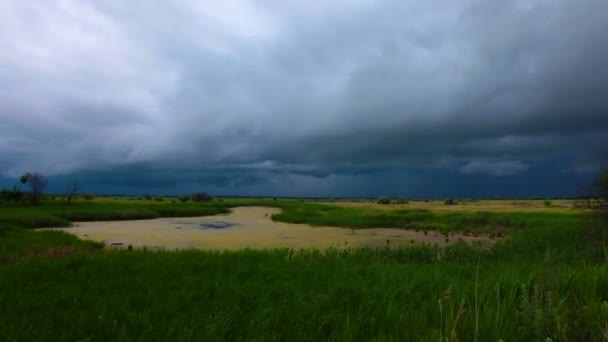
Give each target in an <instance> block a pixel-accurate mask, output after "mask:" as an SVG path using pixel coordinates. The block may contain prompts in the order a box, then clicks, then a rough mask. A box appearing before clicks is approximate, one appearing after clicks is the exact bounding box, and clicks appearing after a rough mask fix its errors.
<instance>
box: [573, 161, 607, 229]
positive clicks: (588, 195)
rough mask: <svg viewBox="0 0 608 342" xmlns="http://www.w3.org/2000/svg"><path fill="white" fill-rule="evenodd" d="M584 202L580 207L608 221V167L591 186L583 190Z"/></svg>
mask: <svg viewBox="0 0 608 342" xmlns="http://www.w3.org/2000/svg"><path fill="white" fill-rule="evenodd" d="M581 192H582V197H583V198H584V200H583V201H582V202H581V203H579V205H581V206H583V207H586V208H589V209H591V210H593V211H594V212H595V213H597V214H598V215H600V216H601V217H603V218H604V219H607V220H608V167H604V168H603V169H602V170H601V171H600V172H599V173H598V174H597V176H596V177H595V180H594V181H593V183H591V185H589V186H586V187H583V188H582V189H581Z"/></svg>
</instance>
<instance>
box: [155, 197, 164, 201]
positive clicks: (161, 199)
mask: <svg viewBox="0 0 608 342" xmlns="http://www.w3.org/2000/svg"><path fill="white" fill-rule="evenodd" d="M154 200H155V201H156V202H162V201H164V200H165V199H164V198H163V196H156V197H154Z"/></svg>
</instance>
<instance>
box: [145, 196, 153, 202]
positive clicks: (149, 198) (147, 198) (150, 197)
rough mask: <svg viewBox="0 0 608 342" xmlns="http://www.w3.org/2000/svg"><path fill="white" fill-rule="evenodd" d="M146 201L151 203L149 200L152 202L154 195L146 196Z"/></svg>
mask: <svg viewBox="0 0 608 342" xmlns="http://www.w3.org/2000/svg"><path fill="white" fill-rule="evenodd" d="M144 199H145V200H146V201H149V200H151V199H152V195H144Z"/></svg>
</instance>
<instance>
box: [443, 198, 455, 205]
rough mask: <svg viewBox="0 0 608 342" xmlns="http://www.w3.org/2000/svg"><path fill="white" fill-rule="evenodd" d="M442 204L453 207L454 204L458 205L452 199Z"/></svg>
mask: <svg viewBox="0 0 608 342" xmlns="http://www.w3.org/2000/svg"><path fill="white" fill-rule="evenodd" d="M443 204H445V205H455V204H458V202H456V200H455V199H453V198H448V199H446V200H445V201H443Z"/></svg>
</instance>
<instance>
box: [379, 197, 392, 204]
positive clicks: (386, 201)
mask: <svg viewBox="0 0 608 342" xmlns="http://www.w3.org/2000/svg"><path fill="white" fill-rule="evenodd" d="M376 203H378V204H391V199H390V198H388V197H385V196H382V197H380V198H378V201H376Z"/></svg>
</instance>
